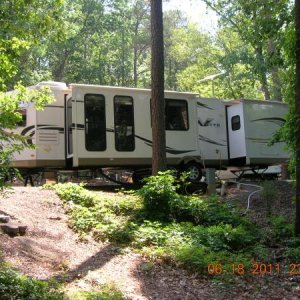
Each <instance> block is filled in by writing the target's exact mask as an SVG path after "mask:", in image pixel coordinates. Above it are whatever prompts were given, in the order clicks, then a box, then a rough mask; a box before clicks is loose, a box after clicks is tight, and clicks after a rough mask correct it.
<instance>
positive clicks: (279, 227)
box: [270, 215, 294, 242]
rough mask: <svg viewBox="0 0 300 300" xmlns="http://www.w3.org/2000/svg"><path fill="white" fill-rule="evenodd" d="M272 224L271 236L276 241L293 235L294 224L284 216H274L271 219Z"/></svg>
mask: <svg viewBox="0 0 300 300" xmlns="http://www.w3.org/2000/svg"><path fill="white" fill-rule="evenodd" d="M270 222H271V226H272V236H270V238H271V239H272V240H273V241H275V242H282V241H283V240H287V239H290V238H292V237H293V235H294V224H293V223H290V222H288V221H287V219H286V218H285V217H284V216H281V215H278V216H273V217H271V219H270Z"/></svg>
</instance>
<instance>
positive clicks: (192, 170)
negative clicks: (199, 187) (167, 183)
mask: <svg viewBox="0 0 300 300" xmlns="http://www.w3.org/2000/svg"><path fill="white" fill-rule="evenodd" d="M184 171H185V172H188V173H189V176H188V179H189V180H190V181H192V182H196V181H199V180H200V179H201V178H202V167H201V165H200V164H199V163H197V162H194V161H192V162H189V163H187V164H186V165H184Z"/></svg>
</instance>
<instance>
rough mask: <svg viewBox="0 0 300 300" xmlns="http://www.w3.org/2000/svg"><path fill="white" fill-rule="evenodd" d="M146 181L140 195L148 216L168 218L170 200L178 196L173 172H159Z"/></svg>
mask: <svg viewBox="0 0 300 300" xmlns="http://www.w3.org/2000/svg"><path fill="white" fill-rule="evenodd" d="M144 181H145V182H146V184H145V185H144V186H143V187H142V188H141V189H140V190H139V191H138V195H140V196H141V197H142V199H143V203H144V209H145V211H146V212H147V214H148V216H149V217H150V218H155V219H168V217H169V214H170V206H169V205H170V202H171V201H172V200H173V199H174V198H176V197H178V194H177V193H176V186H175V177H174V176H173V175H172V172H171V171H166V172H159V173H158V176H150V177H148V178H145V179H144Z"/></svg>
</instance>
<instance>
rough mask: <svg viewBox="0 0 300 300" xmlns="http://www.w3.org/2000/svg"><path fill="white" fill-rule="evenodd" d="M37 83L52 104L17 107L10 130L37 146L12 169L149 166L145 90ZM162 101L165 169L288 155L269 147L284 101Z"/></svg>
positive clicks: (179, 97) (270, 160)
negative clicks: (16, 121) (17, 119)
mask: <svg viewBox="0 0 300 300" xmlns="http://www.w3.org/2000/svg"><path fill="white" fill-rule="evenodd" d="M41 85H48V86H50V88H51V89H52V91H53V93H54V96H55V99H56V101H55V102H54V103H52V104H49V105H47V106H46V107H45V109H44V110H43V111H36V110H35V109H34V107H33V106H32V105H29V106H28V107H26V108H24V110H23V116H24V120H23V124H20V126H18V128H17V131H18V132H19V133H20V134H22V135H24V136H26V137H28V138H29V139H31V140H32V143H34V144H36V145H37V147H36V149H28V150H25V151H23V152H21V153H20V154H16V155H15V157H14V160H13V165H14V166H15V167H18V168H48V167H52V168H62V169H65V168H96V167H99V168H100V167H111V166H113V167H121V166H122V167H130V168H132V169H139V168H143V167H150V166H151V157H152V130H151V114H150V110H151V103H150V102H151V101H150V97H151V91H150V90H147V89H136V88H123V87H110V86H99V85H85V84H71V85H70V86H69V87H67V86H66V84H64V83H57V82H43V83H40V84H38V85H37V88H38V87H39V86H41ZM165 99H166V152H167V163H168V165H170V166H174V167H178V168H181V169H188V170H190V169H192V170H194V171H195V172H196V173H195V174H196V175H195V176H196V177H199V176H200V175H201V168H206V167H216V168H218V169H219V168H221V167H224V166H228V165H240V166H269V165H272V164H275V163H281V162H283V161H286V160H287V159H288V157H289V154H288V153H287V152H286V151H285V150H284V143H276V144H274V145H273V146H269V145H268V143H269V142H270V140H271V138H272V135H273V134H274V133H275V132H276V130H277V129H278V128H279V127H280V126H281V125H282V124H283V122H284V115H285V114H286V112H287V105H285V104H282V103H279V102H272V101H258V100H235V101H224V100H219V99H207V98H201V97H200V96H199V95H198V94H195V93H185V92H172V91H166V92H165ZM198 171H199V172H198ZM198 173H199V174H198Z"/></svg>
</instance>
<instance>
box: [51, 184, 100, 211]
mask: <svg viewBox="0 0 300 300" xmlns="http://www.w3.org/2000/svg"><path fill="white" fill-rule="evenodd" d="M55 191H56V193H57V195H58V196H59V197H60V198H61V199H62V200H63V201H64V202H69V201H71V202H73V203H75V204H80V205H83V206H86V207H90V206H93V205H94V202H95V196H94V194H93V193H91V192H89V191H87V190H85V189H84V188H83V185H82V184H80V185H78V184H76V183H67V184H62V183H58V184H56V185H55Z"/></svg>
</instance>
